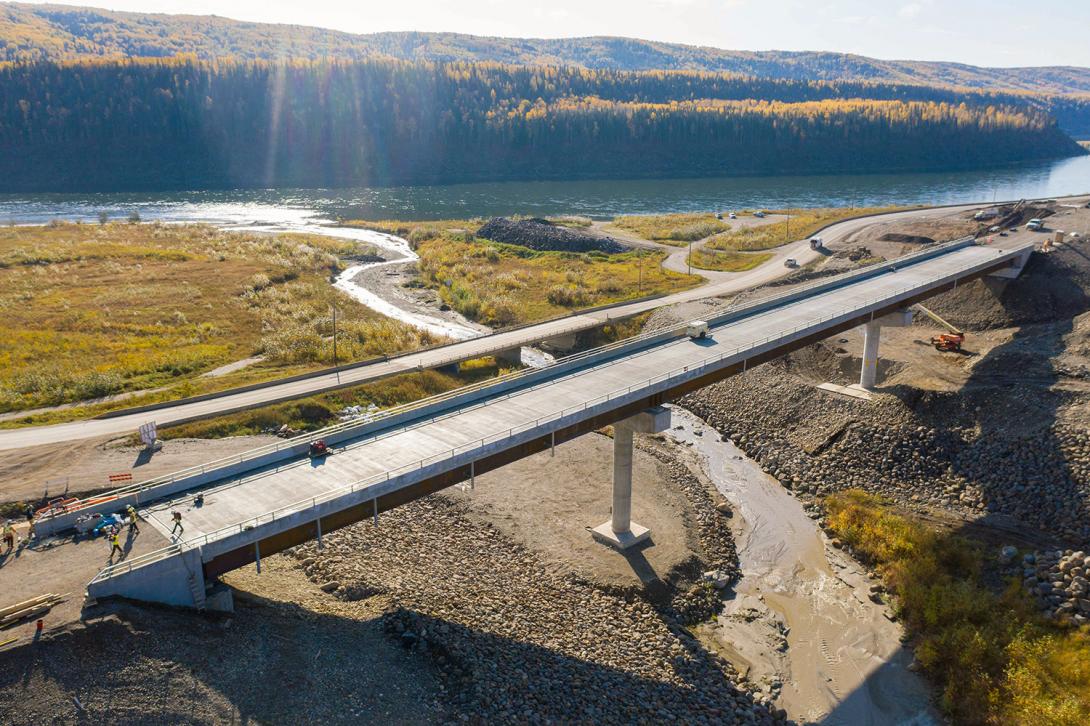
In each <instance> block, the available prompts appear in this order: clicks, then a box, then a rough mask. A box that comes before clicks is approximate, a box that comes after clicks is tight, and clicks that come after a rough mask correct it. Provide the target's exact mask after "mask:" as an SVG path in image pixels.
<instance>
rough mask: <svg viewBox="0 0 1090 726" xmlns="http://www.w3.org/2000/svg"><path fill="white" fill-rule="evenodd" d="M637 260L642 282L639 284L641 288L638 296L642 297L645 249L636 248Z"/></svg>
mask: <svg viewBox="0 0 1090 726" xmlns="http://www.w3.org/2000/svg"><path fill="white" fill-rule="evenodd" d="M636 259H637V260H639V268H640V282H639V288H638V290H637V293H636V294H637V295H641V296H642V295H643V247H637V248H636Z"/></svg>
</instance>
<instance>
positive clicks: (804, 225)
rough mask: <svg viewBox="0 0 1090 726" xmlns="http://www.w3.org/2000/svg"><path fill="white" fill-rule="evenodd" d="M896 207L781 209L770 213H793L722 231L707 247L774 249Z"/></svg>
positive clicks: (715, 248) (739, 249)
mask: <svg viewBox="0 0 1090 726" xmlns="http://www.w3.org/2000/svg"><path fill="white" fill-rule="evenodd" d="M896 209H898V207H868V208H857V209H848V208H844V207H837V208H831V209H779V210H775V211H773V212H770V213H771V214H786V215H789V216H790V219H787V220H785V221H783V222H773V223H772V224H765V225H761V226H759V227H743V228H740V229H734V230H730V231H728V232H722V233H721V234H717V235H715V236H714V237H712V238H711V239H710V240H708V241H707V243H706V244H705V246H706V247H708V248H709V249H714V250H733V251H736V252H755V251H761V250H770V249H772V248H774V247H779V246H781V245H784V244H787V243H788V242H794V241H795V240H800V239H806V238H807V237H809V236H810V235H812V234H814V233H815V232H817V231H818V230H819V229H821V228H822V227H824V226H825V225H827V224H831V223H833V222H838V221H840V220H842V219H848V218H850V217H859V216H862V215H866V214H875V213H878V212H892V211H895V210H896Z"/></svg>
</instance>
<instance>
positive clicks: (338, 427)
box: [65, 237, 972, 514]
mask: <svg viewBox="0 0 1090 726" xmlns="http://www.w3.org/2000/svg"><path fill="white" fill-rule="evenodd" d="M971 241H972V237H963V238H961V239H957V240H953V241H951V242H946V243H943V244H941V245H936V246H934V247H931V248H928V249H926V250H921V251H919V252H915V253H912V254H910V255H905V256H904V257H899V258H897V259H896V260H893V261H887V262H880V263H876V264H874V265H868V266H867V267H864V268H861V269H859V270H852V271H851V272H848V273H845V274H844V275H841V276H838V277H832V278H827V279H823V280H815V281H813V282H811V283H808V284H805V285H800V286H798V287H795V288H792V289H790V290H786V291H783V292H779V293H774V294H772V295H767V296H764V297H760V298H757V299H755V300H751V301H749V302H747V303H746V304H744V305H741V306H739V307H737V308H733V309H731V310H728V311H726V312H724V313H721V314H719V315H717V316H715V317H713V318H712V319H710V320H709V321H708V322H709V324H712V325H714V324H716V322H717V321H719V320H721V319H726V318H733V317H737V316H739V315H744V314H745V313H746V311H747V310H752V309H754V308H757V307H763V306H767V305H769V304H772V303H775V302H776V301H777V300H783V299H786V298H795V297H799V296H800V295H801V294H804V293H806V292H807V291H809V290H814V289H817V288H822V287H835V286H837V285H838V283H839V284H840V285H843V284H848V283H850V281H851V280H853V279H855V278H866V277H869V276H871V275H873V274H875V272H876V271H877V270H879V269H880V268H883V267H886V268H896V267H903V266H905V265H910V264H913V261H914V260H919V259H930V258H932V257H936V256H939V255H941V254H944V253H945V252H946V251H947V250H953V249H958V248H960V247H963V246H966V245H967V244H968V243H969V242H971ZM685 326H686V323H684V322H683V323H679V324H677V325H674V326H670V327H668V328H663V329H661V330H656V331H652V332H647V333H641V334H639V335H636V336H633V337H631V338H625V339H624V340H620V341H616V342H613V343H609V344H607V345H603V346H599V347H597V348H592V349H590V350H586V351H582V352H580V353H576V354H574V355H570V356H565V357H564V358H560V359H557V360H556V361H555V362H554V363H552V364H551V365H549V366H546V367H545V368H532V369H530V368H528V369H523V370H519V371H514V372H512V373H508V374H505V375H503V376H497V377H496V378H490V379H488V380H486V381H480V382H478V383H474V384H470V385H468V386H462V387H460V388H456V389H454V390H452V391H447V392H445V393H439V394H436V395H434V396H429V397H428V398H422V399H419V400H417V401H411V402H409V403H404V404H400V405H398V406H392V407H390V408H388V409H385V410H383V411H380V412H378V413H376V414H374V415H372V416H368V417H367V418H366V420H359V419H353V420H350V421H343V422H341V423H338V424H334V425H332V426H328V427H326V428H322V429H318V430H316V431H311V432H308V433H305V434H300V435H299V436H296V437H293V438H290V439H285V440H284V441H278V442H276V443H274V444H266V445H265V446H260V447H257V448H254V449H249V450H247V451H244V452H241V453H239V454H235V455H233V456H228V457H224V458H222V459H216V460H213V461H210V462H207V463H204V464H199V465H195V466H191V467H188V468H185V469H180V470H178V471H176V472H171V473H170V474H164V475H162V476H159V477H156V478H153V479H148V480H145V481H142V482H137V483H134V484H130V485H128V486H125V487H119V488H117V489H113V490H110V491H107V492H102V493H100V494H97V495H95V496H92V497H86V498H84V499H81V500H79V501H78V502H76V503H75V504H73V505H71V506H69V507H68V508H66V511H65V514H68V513H72V512H75V511H79V510H80V509H84V508H87V507H89V506H93V505H95V504H98V503H102V502H103V500H105V499H108V498H119V497H124V496H128V495H129V494H135V493H138V492H143V491H146V490H148V489H152V488H155V487H158V486H162V485H164V484H172V483H174V482H176V481H178V480H180V479H186V478H189V477H191V476H197V475H201V474H207V473H209V472H211V471H214V470H216V469H222V468H225V467H228V466H233V465H236V464H242V463H244V462H245V461H247V460H251V459H257V458H259V457H262V456H265V455H267V454H271V453H276V452H279V451H281V450H283V449H289V448H292V447H295V446H299V445H303V444H309V443H310V442H311V441H314V440H315V439H320V438H326V437H329V436H332V435H335V434H339V433H342V432H345V431H350V430H351V429H353V428H361V427H363V426H370V425H372V424H375V423H377V422H381V421H383V420H385V419H389V418H392V417H394V416H399V415H402V414H406V413H411V412H412V411H413V410H416V409H421V408H426V407H430V406H434V405H436V404H440V403H443V402H447V401H453V400H456V399H457V398H459V397H461V396H465V395H467V394H471V393H476V392H478V391H480V390H483V389H485V388H489V387H491V386H497V385H502V384H506V383H511V382H513V381H517V380H519V379H530V378H532V377H536V376H541V375H546V374H547V373H548V372H549V371H550V370H552V369H553V368H555V367H556V366H559V365H570V364H573V363H578V362H579V361H580V360H583V359H586V358H589V357H592V356H598V355H602V354H604V353H608V352H610V351H613V350H621V349H624V348H627V347H633V348H635V347H638V346H640V345H641V344H643V343H645V342H647V341H648V340H650V339H652V338H661V337H668V336H669V335H671V334H676V335H681V334H683V333H684V332H685ZM582 329H583V328H582V326H579V327H573V328H570V329H565V330H561V331H557V332H555V333H550V335H552V336H556V335H564V334H566V333H567V332H576V331H578V330H582ZM510 348H511V346H510V344H507V345H498V346H494V347H492V348H488V349H485V350H484V351H481V352H480V354H479V355H481V356H486V355H489V354H491V353H495V352H497V351H503V350H510ZM457 359H458V360H461V359H462V357H458V358H457ZM452 360H453V359H452ZM440 365H442V363H440ZM406 372H408V371H406Z"/></svg>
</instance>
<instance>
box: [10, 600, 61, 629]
mask: <svg viewBox="0 0 1090 726" xmlns="http://www.w3.org/2000/svg"><path fill="white" fill-rule="evenodd" d="M64 598H65V596H64V595H58V594H56V593H53V592H50V593H46V594H45V595H39V596H38V597H34V598H31V599H30V600H24V601H23V602H18V603H15V604H14V605H9V606H7V607H6V608H0V628H6V627H8V626H9V625H15V623H18V622H21V621H23V620H28V619H30V618H36V617H38V616H39V615H44V614H45V613H47V612H49V610H50V608H52V607H53V606H54V605H57V604H59V603H61V602H63V601H64Z"/></svg>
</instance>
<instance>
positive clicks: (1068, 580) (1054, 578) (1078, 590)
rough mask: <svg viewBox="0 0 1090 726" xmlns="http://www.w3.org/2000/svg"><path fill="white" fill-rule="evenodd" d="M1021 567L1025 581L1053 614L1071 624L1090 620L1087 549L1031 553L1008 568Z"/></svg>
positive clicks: (1028, 587) (1016, 568) (1089, 566)
mask: <svg viewBox="0 0 1090 726" xmlns="http://www.w3.org/2000/svg"><path fill="white" fill-rule="evenodd" d="M1018 569H1020V570H1021V575H1022V584H1023V586H1024V587H1025V588H1026V591H1027V592H1028V593H1029V594H1030V595H1032V596H1034V597H1035V598H1036V599H1037V606H1038V607H1039V608H1040V609H1041V610H1042V612H1044V613H1045V614H1046V615H1048V616H1049V617H1051V618H1054V619H1055V620H1057V621H1059V622H1061V623H1067V624H1069V625H1084V624H1086V623H1090V557H1088V556H1087V555H1086V553H1085V552H1082V551H1079V552H1073V551H1072V550H1051V551H1046V552H1035V553H1029V554H1026V555H1024V556H1023V557H1022V559H1021V561H1020V563H1019V562H1017V561H1015V562H1012V563H1011V564H1010V565H1009V568H1008V571H1009V572H1010V573H1011V574H1016V573H1015V572H1014V571H1015V570H1018Z"/></svg>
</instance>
